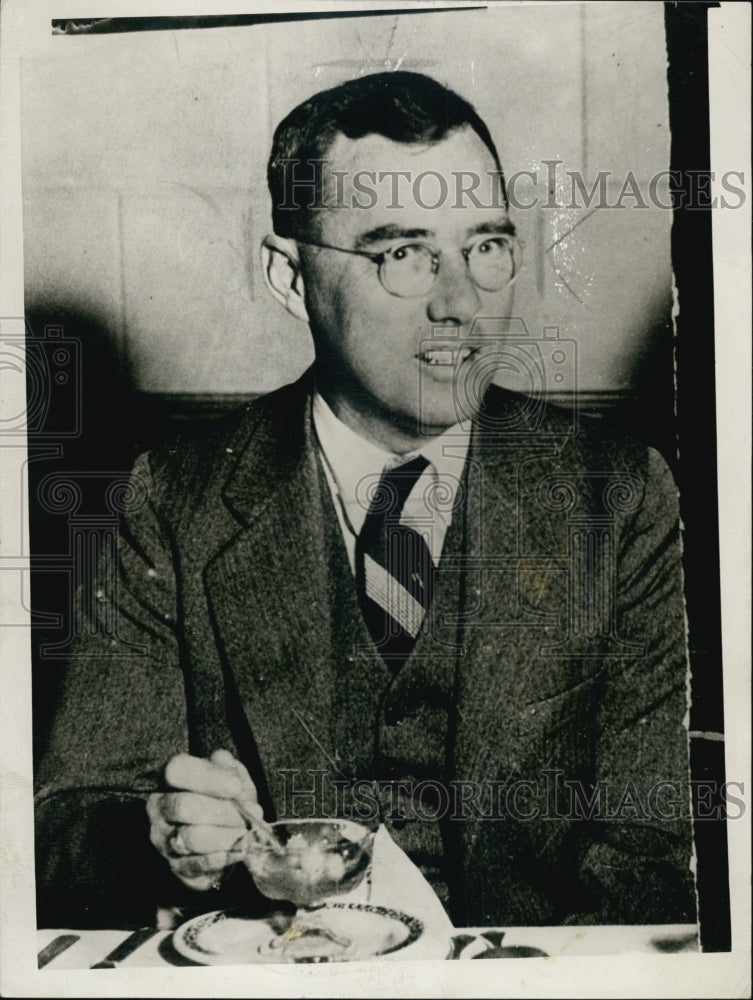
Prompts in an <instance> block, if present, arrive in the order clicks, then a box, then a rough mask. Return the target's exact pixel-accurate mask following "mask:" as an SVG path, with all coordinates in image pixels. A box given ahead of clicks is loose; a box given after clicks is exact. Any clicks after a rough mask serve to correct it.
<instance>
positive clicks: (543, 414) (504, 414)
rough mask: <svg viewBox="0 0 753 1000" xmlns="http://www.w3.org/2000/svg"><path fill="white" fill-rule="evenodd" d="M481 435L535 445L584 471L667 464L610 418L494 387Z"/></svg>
mask: <svg viewBox="0 0 753 1000" xmlns="http://www.w3.org/2000/svg"><path fill="white" fill-rule="evenodd" d="M481 423H482V433H486V434H487V435H488V436H494V435H495V433H496V432H497V429H498V433H499V436H500V439H507V440H514V439H515V438H520V440H521V441H522V442H525V443H527V444H530V446H531V447H532V448H534V449H535V448H544V449H545V450H546V451H547V452H548V453H549V454H553V453H554V454H556V455H557V456H559V458H560V461H561V462H562V463H564V464H575V465H577V466H578V467H580V468H581V469H583V470H584V471H585V470H587V469H598V470H608V469H615V470H628V469H629V470H631V471H635V472H642V471H644V470H646V469H647V468H648V466H649V465H650V464H651V463H652V462H655V461H658V462H659V463H660V464H661V463H663V462H664V460H663V459H662V458H661V457H660V456H659V455H658V453H657V452H655V451H654V450H653V449H652V448H651V447H650V446H649V445H647V444H646V442H645V441H642V440H641V439H640V438H638V437H636V436H634V435H631V434H629V433H626V432H624V431H622V430H620V429H618V428H616V427H615V426H614V425H613V424H612V423H611V421H609V420H608V419H604V418H600V417H595V416H588V415H586V414H584V413H583V412H582V411H580V410H579V408H578V406H577V399H576V400H575V401H574V403H573V405H572V406H562V405H555V404H553V403H550V402H547V401H546V399H544V398H543V397H533V396H524V395H522V394H520V393H516V392H511V391H510V390H507V389H504V388H502V387H500V386H496V385H495V386H491V388H490V389H489V391H488V393H487V395H486V397H485V400H484V408H483V410H482V414H481Z"/></svg>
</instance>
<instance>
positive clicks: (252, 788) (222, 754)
mask: <svg viewBox="0 0 753 1000" xmlns="http://www.w3.org/2000/svg"><path fill="white" fill-rule="evenodd" d="M209 759H210V760H211V761H212V763H213V764H217V766H218V767H222V768H225V769H226V770H231V771H235V773H236V774H237V775H238V778H239V779H240V782H241V786H242V790H241V794H240V796H239V798H242V799H243V801H244V803H251V802H256V801H257V794H256V785H255V784H254V783H253V781H252V779H251V775H250V774H249V773H248V769H247V768H246V766H245V764H243V762H242V761H240V760H238V758H237V757H233V755H232V754H231V753H230V752H229V751H228V750H215V751H214V753H213V754H212V756H211V757H210V758H209Z"/></svg>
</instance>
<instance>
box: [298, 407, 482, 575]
mask: <svg viewBox="0 0 753 1000" xmlns="http://www.w3.org/2000/svg"><path fill="white" fill-rule="evenodd" d="M312 413H313V421H314V429H315V431H316V436H317V439H318V441H319V448H320V455H321V458H322V465H323V467H324V472H325V475H326V477H327V482H328V483H329V488H330V491H331V493H332V499H333V502H334V504H335V510H336V511H337V517H338V520H339V522H340V530H341V531H342V535H343V540H344V542H345V547H346V549H347V551H348V559H349V561H350V568H351V571H352V572H353V573H354V574H355V550H356V536H357V535H358V533H359V532H360V530H361V528H362V527H363V522H364V520H365V519H366V514H367V512H368V509H369V501H370V497H371V493H372V492H373V490H374V488H375V487H376V484H377V483H378V482H379V480H380V479H381V477H382V474H383V472H385V471H386V470H388V469H392V468H395V466H398V465H403V464H404V463H406V462H409V461H410V460H411V459H413V458H416V457H417V456H418V455H419V454H420V455H422V456H423V457H424V458H425V459H426V460H427V462H428V463H429V464H428V465H427V466H426V468H425V469H424V471H423V472H422V473H421V475H420V477H419V478H418V481H417V482H416V485H415V486H414V487H413V489H412V490H411V493H410V495H409V497H408V499H407V500H406V501H405V507H404V508H403V512H402V515H401V517H400V522H401V524H405V525H408V526H410V527H411V528H413V529H414V530H415V531H417V532H419V534H421V535H423V537H424V539H425V541H426V544H427V545H428V546H429V552H430V553H431V557H432V559H433V560H434V564H435V565H439V557H440V555H441V554H442V546H443V545H444V540H445V536H446V534H447V529H448V528H449V526H450V523H451V521H452V511H453V507H454V505H455V500H456V497H457V493H458V488H459V486H460V480H461V477H462V474H463V468H464V466H465V459H466V456H467V454H468V444H469V441H470V433H471V425H470V421H465V422H463V423H462V424H456V425H455V426H454V427H450V428H449V429H448V430H446V431H444V432H443V433H442V434H440V435H439V436H438V437H436V438H433V439H432V440H431V441H430V442H429V443H428V444H426V445H424V446H423V447H422V448H421V449H420V451H415V452H410V453H408V454H406V455H394V454H393V453H392V452H389V451H384V449H382V448H379V447H378V446H377V445H375V444H372V442H371V441H367V440H366V439H365V438H362V437H361V436H360V435H359V434H356V432H355V431H353V430H351V429H350V427H348V426H346V425H345V424H344V423H343V422H342V420H340V419H339V418H338V417H336V416H335V414H334V413H333V412H332V410H331V408H330V407H329V405H328V404H327V403H326V402H325V401H324V399H323V398H322V396H320V395H319V393H316V394H315V395H314V401H313V409H312Z"/></svg>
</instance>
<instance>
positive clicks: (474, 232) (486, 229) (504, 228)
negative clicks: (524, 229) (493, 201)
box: [466, 218, 516, 236]
mask: <svg viewBox="0 0 753 1000" xmlns="http://www.w3.org/2000/svg"><path fill="white" fill-rule="evenodd" d="M515 232H516V230H515V224H514V223H512V222H510V220H509V219H508V218H502V219H497V220H496V221H493V222H480V223H479V224H478V225H477V226H471V228H470V229H467V230H466V233H467V235H468V236H481V235H484V234H487V233H507V235H508V236H514V235H515Z"/></svg>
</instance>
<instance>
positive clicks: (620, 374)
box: [22, 3, 671, 397]
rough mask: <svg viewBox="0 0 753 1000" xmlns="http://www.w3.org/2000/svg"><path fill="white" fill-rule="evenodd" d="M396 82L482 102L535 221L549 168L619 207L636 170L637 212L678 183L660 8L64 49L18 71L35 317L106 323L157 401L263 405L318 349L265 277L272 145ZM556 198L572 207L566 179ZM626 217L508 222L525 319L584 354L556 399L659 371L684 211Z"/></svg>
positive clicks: (630, 385)
mask: <svg viewBox="0 0 753 1000" xmlns="http://www.w3.org/2000/svg"><path fill="white" fill-rule="evenodd" d="M398 67H399V68H402V69H412V70H417V71H422V72H426V73H428V74H430V75H433V76H435V77H437V78H438V79H440V80H442V81H444V82H446V83H448V84H449V85H450V86H452V87H453V88H456V89H457V90H458V91H459V92H460V93H462V94H463V95H464V96H467V97H468V98H469V99H470V100H472V101H473V102H474V103H475V104H476V106H477V108H478V110H479V111H480V113H481V115H482V117H484V118H485V119H486V120H487V121H488V123H489V125H490V128H491V131H492V134H493V135H494V136H495V139H496V140H497V141H498V145H499V148H500V153H501V156H502V161H503V164H504V166H505V170H506V173H507V174H508V176H509V175H510V174H512V173H513V172H515V171H517V170H534V171H537V172H538V175H539V180H540V181H541V182H542V183H540V185H539V188H538V189H537V191H536V194H537V195H538V197H539V200H540V202H544V201H546V200H547V197H548V195H547V184H546V176H545V168H544V167H543V166H542V161H544V160H561V161H562V164H561V166H559V168H558V177H559V178H560V180H561V181H563V182H568V178H567V175H566V173H565V172H566V171H567V170H571V171H580V172H582V174H583V175H584V177H585V179H586V181H587V182H588V186H589V187H590V186H591V183H592V182H593V180H594V179H595V177H596V175H597V172H598V171H601V170H607V171H613V177H612V179H611V180H610V183H609V187H608V191H609V198H610V201H611V202H613V201H614V200H615V199H616V197H617V195H618V194H619V191H620V189H621V187H622V184H623V181H624V178H625V176H626V174H627V172H628V171H632V172H633V173H634V175H635V177H636V179H637V180H638V182H639V183H640V187H641V190H642V191H643V192H644V194H645V191H646V189H647V185H648V182H649V180H650V178H651V177H652V176H654V174H656V173H657V172H658V171H661V170H664V169H666V167H667V164H668V158H669V129H668V118H667V99H666V54H665V41H664V28H663V9H662V5H661V4H659V3H620V4H609V3H606V4H599V3H593V4H587V5H583V6H581V5H577V4H575V5H570V4H555V5H549V4H538V5H534V6H532V7H531V6H515V7H511V8H493V9H490V10H480V11H471V10H467V11H461V12H448V11H438V12H433V13H428V14H417V13H412V14H408V15H401V16H394V15H392V14H389V15H388V16H378V17H348V18H333V19H318V20H314V21H299V22H296V23H295V24H293V25H289V24H258V25H253V26H249V27H241V28H238V27H234V28H213V29H204V30H182V31H169V32H163V31H150V32H140V33H125V34H114V35H95V36H56V37H51V38H50V39H49V44H46V45H43V46H41V47H40V48H39V50H38V51H37V52H35V53H29V54H27V56H26V57H25V60H24V66H23V79H22V85H23V123H24V134H23V144H24V145H23V152H24V164H23V167H24V198H25V202H24V231H25V263H26V281H27V301H28V303H29V305H30V307H32V308H45V307H48V306H52V307H54V308H61V309H63V310H64V311H66V312H71V313H80V314H91V315H94V316H96V318H97V323H98V327H99V328H100V329H101V330H103V331H104V332H103V333H102V335H103V336H107V337H109V338H111V340H112V343H113V345H114V348H115V350H116V353H117V356H118V358H119V359H120V362H121V364H122V365H123V366H124V367H125V368H127V370H128V371H129V373H130V376H129V377H130V378H131V379H132V380H133V383H134V385H135V386H136V387H137V388H138V389H141V390H144V391H146V392H151V393H192V394H193V393H210V394H211V393H247V392H248V393H252V392H260V391H266V390H268V389H271V388H273V387H274V386H275V385H278V384H280V383H282V382H285V381H289V380H290V379H292V378H294V377H295V376H296V375H297V374H298V372H300V371H301V370H302V369H303V368H304V367H305V366H306V365H307V364H308V363H309V362H310V360H311V357H312V352H311V346H310V343H309V338H308V333H307V330H306V328H305V327H303V326H302V325H300V324H297V323H296V322H295V321H294V320H292V319H291V318H290V317H288V316H287V315H286V314H284V313H283V311H282V310H281V309H280V308H279V307H278V306H277V305H276V304H275V303H274V302H272V300H271V299H270V298H269V296H268V294H267V292H266V289H265V288H264V287H263V284H262V279H261V274H260V271H259V261H258V245H259V243H260V240H261V238H262V236H263V235H264V233H265V232H267V230H268V228H269V224H268V220H269V216H270V208H269V199H268V195H267V192H266V190H265V187H264V184H263V183H262V182H263V178H264V166H265V161H266V156H267V153H268V149H269V144H270V138H271V132H272V129H273V128H274V125H275V124H276V122H277V121H278V120H279V118H280V117H281V116H282V115H283V114H285V113H286V111H287V110H289V109H290V108H291V107H292V106H293V105H294V104H296V103H297V102H298V101H299V100H301V99H303V98H304V97H306V96H307V95H309V94H310V93H312V92H313V91H315V90H317V89H323V88H325V87H327V86H330V85H332V84H335V83H337V82H340V81H342V80H344V79H346V78H351V77H355V76H358V75H359V74H363V73H367V72H373V71H376V70H382V69H397V68H398ZM520 193H521V197H523V196H525V198H527V199H530V198H531V197H532V196H533V192H532V191H531V190H530V189H529V188H524V187H521V188H520ZM557 193H558V201H560V202H561V203H563V204H567V203H568V202H569V199H570V192H569V183H566V184H560V185H559V186H558V188H557ZM664 197H665V200H666V195H665V196H664ZM624 204H625V206H626V207H625V208H624V209H623V210H616V209H609V208H598V209H596V210H594V211H590V212H589V211H588V210H584V209H583V208H576V209H567V208H562V209H543V208H536V209H529V210H520V211H518V212H517V213H515V221H516V222H517V224H518V226H519V230H520V232H521V234H522V236H523V238H524V240H525V245H526V249H525V262H526V263H525V270H524V272H523V274H522V276H521V280H520V282H519V284H518V287H517V292H516V296H517V297H516V311H517V312H518V313H519V314H520V315H521V316H522V317H523V318H524V319H525V321H526V323H527V324H528V326H529V329H530V330H531V331H532V332H533V333H539V332H540V330H541V328H542V327H543V326H557V327H559V330H560V336H561V337H564V338H572V339H573V340H574V341H575V342H576V346H577V356H578V367H577V373H576V372H575V370H573V371H568V372H567V376H566V379H565V381H564V382H562V383H560V384H559V385H558V386H556V387H555V388H556V389H557V390H558V391H560V392H561V391H565V390H572V389H573V388H574V387H575V385H576V383H577V385H578V386H579V387H580V389H581V390H584V391H585V392H586V394H587V395H588V394H589V393H593V394H595V395H597V396H598V395H600V394H601V395H602V396H606V397H609V395H610V394H612V395H615V396H616V397H620V396H622V395H625V394H627V395H629V394H631V393H633V392H635V391H636V390H637V388H638V387H639V386H640V385H641V384H642V380H644V381H645V377H646V372H647V368H649V367H650V366H651V365H653V364H654V363H655V359H656V358H657V357H659V356H662V357H664V358H665V359H666V347H667V344H668V342H669V341H668V337H669V336H670V332H669V331H670V326H669V308H670V305H671V263H670V249H669V235H670V224H671V213H670V212H668V211H665V210H662V209H658V208H653V207H649V208H646V209H636V208H635V207H634V200H631V199H630V198H627V199H624ZM573 227H574V228H573ZM571 228H572V229H573V231H572V233H571V234H570V235H569V236H566V237H565V238H563V236H564V234H565V233H566V232H567V231H568V230H570V229H571ZM558 240H560V242H558V243H556V241H558ZM555 243H556V246H554V247H553V248H552V249H549V248H550V247H552V244H555ZM662 352H664V353H663V354H662ZM670 377H671V372H670ZM503 381H504V379H503Z"/></svg>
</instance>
